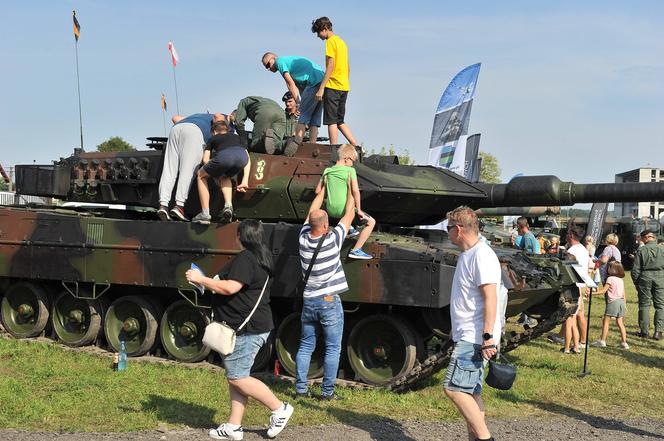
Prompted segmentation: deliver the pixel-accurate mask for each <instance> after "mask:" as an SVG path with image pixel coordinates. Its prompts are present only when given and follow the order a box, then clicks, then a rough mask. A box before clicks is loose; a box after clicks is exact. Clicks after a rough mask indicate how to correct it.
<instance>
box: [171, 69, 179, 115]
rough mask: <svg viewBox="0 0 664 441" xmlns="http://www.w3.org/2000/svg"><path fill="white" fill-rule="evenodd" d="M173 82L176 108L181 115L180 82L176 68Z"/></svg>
mask: <svg viewBox="0 0 664 441" xmlns="http://www.w3.org/2000/svg"><path fill="white" fill-rule="evenodd" d="M173 82H174V83H175V108H176V109H177V111H178V115H180V99H179V98H178V80H177V78H176V77H175V66H173Z"/></svg>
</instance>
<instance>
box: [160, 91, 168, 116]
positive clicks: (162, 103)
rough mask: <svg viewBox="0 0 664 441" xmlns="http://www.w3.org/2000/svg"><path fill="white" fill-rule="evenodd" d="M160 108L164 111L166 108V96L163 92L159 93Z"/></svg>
mask: <svg viewBox="0 0 664 441" xmlns="http://www.w3.org/2000/svg"><path fill="white" fill-rule="evenodd" d="M161 110H163V111H164V112H166V111H167V110H168V105H167V104H166V97H165V96H164V94H163V93H162V94H161Z"/></svg>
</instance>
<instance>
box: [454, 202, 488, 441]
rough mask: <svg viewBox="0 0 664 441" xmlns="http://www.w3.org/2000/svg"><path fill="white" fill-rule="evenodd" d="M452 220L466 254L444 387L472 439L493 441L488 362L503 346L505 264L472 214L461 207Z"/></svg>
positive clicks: (458, 275) (457, 278) (459, 269)
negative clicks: (487, 412)
mask: <svg viewBox="0 0 664 441" xmlns="http://www.w3.org/2000/svg"><path fill="white" fill-rule="evenodd" d="M447 219H448V221H449V222H448V225H447V234H448V236H449V238H450V240H451V241H452V243H454V244H455V245H456V246H458V247H459V248H460V249H461V254H460V255H459V259H458V260H457V266H456V270H455V271H454V279H453V281H452V295H451V298H450V316H451V319H452V339H453V340H454V351H453V352H452V357H451V359H450V364H449V366H448V367H447V374H446V375H445V381H444V386H443V387H444V389H445V394H446V395H447V396H448V397H449V398H450V399H451V400H452V402H453V403H454V405H455V406H456V407H457V408H458V409H459V411H460V412H461V414H462V415H463V417H464V418H465V420H466V424H467V425H468V437H469V439H471V440H472V439H475V440H480V441H488V440H493V438H492V437H491V433H490V432H489V429H488V427H487V425H486V421H485V419H484V403H483V402H482V397H481V393H482V383H483V382H484V365H485V360H489V359H490V358H491V357H493V356H494V355H495V354H496V352H497V349H496V342H497V341H500V332H501V320H499V319H497V310H498V288H499V287H500V279H501V270H500V263H499V262H498V258H497V257H496V254H495V253H494V252H493V250H492V249H491V247H489V246H488V245H487V244H486V243H485V242H483V241H482V240H480V236H479V222H478V220H477V215H476V214H475V212H474V211H473V210H472V209H470V208H468V207H459V208H457V209H455V210H453V211H451V212H449V213H448V214H447Z"/></svg>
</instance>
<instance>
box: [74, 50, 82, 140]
mask: <svg viewBox="0 0 664 441" xmlns="http://www.w3.org/2000/svg"><path fill="white" fill-rule="evenodd" d="M74 46H75V48H76V88H77V89H78V124H79V130H80V132H81V150H83V113H82V112H81V80H80V78H79V75H78V39H76V40H75V43H74Z"/></svg>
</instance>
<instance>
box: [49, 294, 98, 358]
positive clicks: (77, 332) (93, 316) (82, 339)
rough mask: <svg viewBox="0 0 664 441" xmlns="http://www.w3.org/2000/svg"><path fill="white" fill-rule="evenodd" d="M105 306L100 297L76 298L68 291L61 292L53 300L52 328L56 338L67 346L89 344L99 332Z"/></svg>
mask: <svg viewBox="0 0 664 441" xmlns="http://www.w3.org/2000/svg"><path fill="white" fill-rule="evenodd" d="M107 306H108V304H107V303H104V302H102V301H101V299H99V300H86V299H77V298H75V297H73V296H72V295H71V294H69V293H68V292H63V293H61V294H60V295H59V296H58V297H57V298H56V299H55V302H53V309H52V310H51V317H52V322H53V330H54V331H55V334H56V335H57V336H58V339H59V340H60V341H61V342H62V343H64V344H66V345H67V346H85V345H87V344H90V343H92V342H94V341H95V340H96V339H97V337H98V336H99V334H100V331H101V325H102V321H103V315H104V310H105V308H106V307H107Z"/></svg>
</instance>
